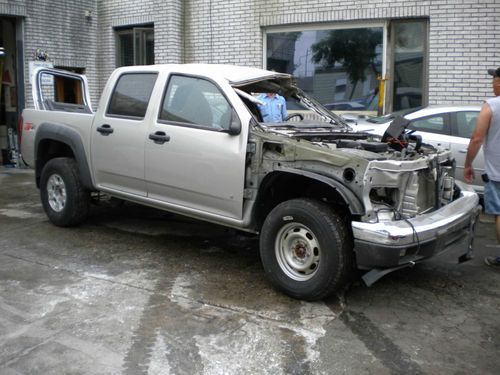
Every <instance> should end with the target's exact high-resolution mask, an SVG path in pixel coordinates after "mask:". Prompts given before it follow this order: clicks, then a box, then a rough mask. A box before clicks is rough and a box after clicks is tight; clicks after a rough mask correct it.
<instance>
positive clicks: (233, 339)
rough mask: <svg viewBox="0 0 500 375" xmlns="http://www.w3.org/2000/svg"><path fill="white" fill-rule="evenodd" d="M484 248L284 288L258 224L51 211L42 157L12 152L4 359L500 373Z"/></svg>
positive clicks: (6, 208)
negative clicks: (19, 165)
mask: <svg viewBox="0 0 500 375" xmlns="http://www.w3.org/2000/svg"><path fill="white" fill-rule="evenodd" d="M494 242H495V241H494V227H493V223H492V220H491V218H490V217H487V216H483V217H482V222H481V223H480V224H479V226H478V229H477V234H476V239H475V252H476V257H475V258H474V259H473V260H472V261H470V262H467V263H464V264H460V265H456V264H452V263H450V260H449V259H446V258H439V259H434V260H432V261H429V262H427V263H424V264H420V265H418V266H416V267H415V268H413V269H404V270H400V271H398V272H395V273H392V274H390V275H388V276H386V277H385V278H383V279H382V280H380V281H379V282H378V283H376V284H375V285H373V286H372V287H370V288H368V287H366V286H364V285H363V284H362V283H361V282H359V281H358V282H355V283H354V284H353V285H351V286H350V288H349V289H348V290H347V291H346V292H345V293H343V294H341V295H339V296H337V297H334V298H331V299H329V300H328V301H323V302H317V303H307V302H301V301H296V300H293V299H290V298H288V297H286V296H284V295H283V294H281V293H279V292H276V291H274V290H273V289H272V287H271V286H270V285H269V283H268V282H267V280H266V279H265V277H264V273H263V270H262V267H261V265H260V260H259V255H258V242H257V240H256V239H255V238H253V237H250V236H247V235H242V234H238V233H236V232H234V231H232V230H229V229H226V228H222V227H219V226H215V225H211V224H206V223H200V222H195V221H192V220H190V219H185V218H181V217H179V216H175V215H171V214H168V213H165V212H161V211H156V210H152V209H147V208H142V207H138V206H135V205H132V204H125V205H123V206H122V207H118V208H109V207H96V208H94V209H93V211H92V216H91V217H90V218H89V220H88V221H87V222H86V223H85V224H84V225H81V226H79V227H76V228H58V227H55V226H53V225H51V224H50V223H49V222H48V220H47V218H46V217H45V215H44V213H43V210H42V208H41V204H40V202H39V197H38V191H37V190H36V188H35V186H34V182H33V173H32V171H30V170H19V169H7V168H4V167H0V374H6V375H11V374H190V375H194V374H367V375H368V374H498V373H500V365H499V360H498V356H499V353H500V272H499V271H495V270H492V269H489V268H487V267H486V266H485V265H484V264H483V261H482V258H483V256H485V255H487V254H492V253H494V252H495V251H496V249H494V248H493V247H491V246H493V244H494Z"/></svg>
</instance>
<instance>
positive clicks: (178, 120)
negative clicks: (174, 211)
mask: <svg viewBox="0 0 500 375" xmlns="http://www.w3.org/2000/svg"><path fill="white" fill-rule="evenodd" d="M224 84H225V85H226V86H227V87H228V88H230V87H229V85H228V84H227V83H226V82H219V83H216V82H215V81H211V80H208V79H206V78H201V77H196V76H189V75H185V74H182V75H181V74H172V75H170V77H169V78H168V81H167V84H166V87H165V92H164V93H163V99H162V102H161V103H160V108H159V110H158V117H157V119H156V121H152V126H151V128H150V130H149V134H148V137H147V138H148V139H147V141H146V158H145V169H146V181H147V190H148V197H149V198H152V199H155V200H159V201H162V202H165V203H168V204H170V205H171V206H172V207H180V210H181V211H189V210H191V211H192V212H203V213H209V214H214V215H221V216H225V217H230V218H236V219H240V218H241V216H242V203H243V190H244V175H245V156H246V147H247V144H246V143H247V133H246V131H242V132H241V133H240V134H233V135H231V134H230V133H231V132H230V131H229V128H230V126H231V124H233V125H234V124H235V123H238V124H237V125H239V126H240V127H241V121H240V119H239V117H238V115H237V114H236V111H235V110H234V108H233V106H232V105H231V102H230V101H229V100H228V99H227V96H226V95H225V94H224V91H223V89H221V85H224ZM227 91H228V90H227Z"/></svg>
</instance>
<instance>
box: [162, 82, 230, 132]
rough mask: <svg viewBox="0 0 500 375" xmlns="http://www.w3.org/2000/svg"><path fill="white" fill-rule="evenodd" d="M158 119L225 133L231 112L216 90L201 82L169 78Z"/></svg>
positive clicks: (207, 83) (224, 98) (216, 88)
mask: <svg viewBox="0 0 500 375" xmlns="http://www.w3.org/2000/svg"><path fill="white" fill-rule="evenodd" d="M161 108H162V109H161V112H160V115H159V119H160V120H163V121H169V122H172V121H173V122H180V123H185V124H190V125H196V126H203V127H209V128H212V129H217V130H227V129H229V125H230V123H231V112H232V108H231V106H230V104H229V103H228V101H227V99H226V97H225V96H224V95H223V94H222V92H221V91H220V90H219V88H218V87H217V86H215V85H214V84H213V83H212V82H209V81H207V80H205V79H201V78H194V77H185V76H176V75H174V76H172V77H171V78H170V80H169V81H168V86H167V91H166V93H165V96H164V98H163V104H162V107H161Z"/></svg>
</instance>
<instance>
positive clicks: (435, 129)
mask: <svg viewBox="0 0 500 375" xmlns="http://www.w3.org/2000/svg"><path fill="white" fill-rule="evenodd" d="M445 124H446V123H445V118H444V116H443V115H439V116H432V117H426V118H423V119H418V120H413V121H412V122H410V125H409V126H408V129H411V130H417V131H421V132H427V133H437V134H447V131H446V126H445Z"/></svg>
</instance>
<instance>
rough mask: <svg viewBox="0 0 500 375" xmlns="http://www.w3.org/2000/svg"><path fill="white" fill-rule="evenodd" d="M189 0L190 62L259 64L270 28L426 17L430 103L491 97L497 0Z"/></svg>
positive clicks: (497, 60)
mask: <svg viewBox="0 0 500 375" xmlns="http://www.w3.org/2000/svg"><path fill="white" fill-rule="evenodd" d="M188 3H189V12H187V13H186V26H187V32H186V37H187V38H186V39H187V41H188V42H186V50H185V57H186V60H187V61H189V62H224V63H225V62H228V63H233V64H239V65H252V66H259V67H261V66H262V65H263V31H265V29H266V28H272V27H275V26H298V27H300V25H315V24H321V25H324V24H332V25H338V24H342V23H346V22H356V21H358V20H361V21H363V20H377V21H384V20H391V19H404V18H418V17H425V18H428V19H429V53H428V58H429V60H428V61H429V82H428V86H429V103H430V104H440V103H464V102H466V103H479V102H481V101H482V100H483V99H484V98H485V97H488V96H491V95H492V93H491V84H490V78H489V77H488V76H487V75H486V73H485V72H486V69H487V68H488V67H496V66H500V48H498V47H497V43H498V41H499V40H500V23H499V22H498V19H500V1H499V0H494V1H491V0H490V1H488V0H428V1H407V0H405V1H403V0H400V1H396V0H393V1H391V0H337V1H335V0H310V1H302V0H276V1H269V0H253V1H247V0H191V1H189V2H188ZM495 20H497V22H495ZM212 47H214V48H212Z"/></svg>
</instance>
